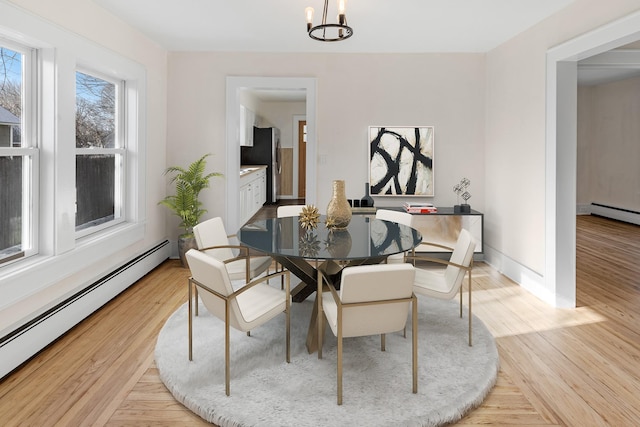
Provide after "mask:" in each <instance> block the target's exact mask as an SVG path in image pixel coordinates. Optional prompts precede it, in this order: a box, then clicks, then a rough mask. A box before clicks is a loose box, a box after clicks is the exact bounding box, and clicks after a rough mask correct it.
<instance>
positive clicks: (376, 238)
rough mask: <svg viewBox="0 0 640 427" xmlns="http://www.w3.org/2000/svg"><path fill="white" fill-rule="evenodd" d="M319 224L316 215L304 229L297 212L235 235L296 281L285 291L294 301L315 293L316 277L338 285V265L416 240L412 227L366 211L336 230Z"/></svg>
mask: <svg viewBox="0 0 640 427" xmlns="http://www.w3.org/2000/svg"><path fill="white" fill-rule="evenodd" d="M325 222H326V217H325V216H321V217H320V220H319V222H318V224H317V226H316V227H315V228H311V229H305V228H304V227H302V226H301V225H300V222H299V217H297V216H294V217H285V218H267V219H261V220H257V221H254V222H251V223H247V224H245V225H244V226H242V227H241V228H240V230H239V231H238V233H237V237H238V240H239V241H240V243H241V244H242V245H244V246H248V247H249V248H251V249H254V250H256V251H259V252H263V253H266V254H268V255H270V256H271V257H273V258H274V259H275V260H276V261H277V262H279V263H280V264H281V265H282V266H284V267H286V268H287V269H288V270H289V271H290V272H291V273H292V274H294V275H295V276H296V277H298V278H299V279H300V280H302V283H300V285H298V286H297V287H295V288H294V289H293V290H292V291H291V295H292V300H293V301H294V302H301V301H304V300H305V299H306V298H307V297H309V295H311V294H312V293H313V292H318V294H320V293H321V288H320V287H319V284H320V285H321V284H322V279H321V275H322V276H324V278H325V280H330V281H332V283H339V280H340V276H341V271H342V268H344V267H349V266H354V265H362V264H379V263H381V262H383V261H384V260H385V259H386V258H387V257H388V256H389V255H393V254H397V253H401V252H407V251H410V250H411V249H413V248H415V247H416V246H418V245H419V244H420V242H422V235H421V234H420V232H419V231H418V230H416V229H414V228H411V227H408V226H406V225H403V224H398V223H395V222H389V221H383V220H380V219H375V218H371V217H369V216H367V215H353V216H352V217H351V221H350V222H349V225H348V226H347V227H346V228H345V229H341V230H337V229H331V228H327V227H326V225H325ZM320 310H321V309H320ZM314 311H315V308H314ZM318 313H319V312H318ZM318 316H319V315H318ZM313 318H314V316H312V319H313ZM311 328H313V326H312V325H310V331H311V330H312V329H311ZM307 347H308V348H309V351H310V352H311V351H312V347H315V345H314V344H313V340H312V339H308V341H307Z"/></svg>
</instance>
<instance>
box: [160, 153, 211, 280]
mask: <svg viewBox="0 0 640 427" xmlns="http://www.w3.org/2000/svg"><path fill="white" fill-rule="evenodd" d="M210 155H211V154H205V155H204V156H202V157H200V158H199V159H198V160H196V161H194V162H193V163H191V164H190V165H189V167H188V168H186V169H184V168H182V167H180V166H170V167H168V168H167V170H166V171H165V173H164V174H165V175H168V174H174V175H173V176H172V178H171V183H175V195H173V196H167V197H165V198H164V199H162V200H160V202H158V204H161V205H164V206H166V207H168V208H169V209H170V210H171V211H172V212H173V213H174V214H176V215H177V216H178V217H179V218H180V227H182V228H183V230H184V231H183V232H182V233H181V234H180V236H179V238H178V254H179V255H180V261H181V262H182V266H183V267H185V268H186V267H188V265H187V261H186V259H185V255H184V254H185V253H186V252H187V251H188V250H189V249H191V248H195V247H196V243H195V238H194V236H193V227H194V226H196V225H197V224H198V223H199V222H200V218H201V217H202V215H204V214H205V213H206V212H207V210H206V209H204V208H203V207H202V202H201V201H200V199H199V196H200V192H201V191H202V190H203V189H205V188H208V187H209V181H210V180H211V178H213V177H217V176H219V177H221V176H223V175H222V174H221V173H218V172H211V173H208V174H206V175H205V167H206V165H207V157H208V156H210Z"/></svg>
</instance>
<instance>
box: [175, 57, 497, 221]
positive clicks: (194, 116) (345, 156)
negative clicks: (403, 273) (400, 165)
mask: <svg viewBox="0 0 640 427" xmlns="http://www.w3.org/2000/svg"><path fill="white" fill-rule="evenodd" d="M484 69H485V61H484V56H483V55H480V54H416V55H396V54H384V55H368V54H356V55H343V54H257V53H254V54H252V53H189V52H180V53H177V52H176V53H170V54H169V94H168V95H169V103H168V105H169V106H168V114H169V120H168V161H169V163H171V164H186V163H187V162H188V161H189V160H190V159H192V158H195V157H196V156H198V155H200V154H201V153H205V152H213V153H215V156H214V157H213V158H212V159H211V162H210V163H211V166H212V170H216V171H220V172H223V173H224V172H226V171H225V162H224V160H225V157H226V156H225V150H226V146H225V144H224V140H225V122H224V119H225V114H226V112H225V78H226V77H227V76H247V75H253V76H270V77H315V78H317V82H318V83H317V87H318V94H317V117H318V123H317V128H318V131H317V134H318V180H317V182H318V184H317V192H318V206H320V207H323V206H326V204H327V203H328V202H329V198H330V196H331V182H332V180H334V179H344V180H346V193H347V197H348V198H356V197H357V198H360V197H362V196H363V194H364V183H365V182H367V181H368V169H367V165H368V163H367V130H368V126H378V125H386V126H419V125H433V126H435V161H434V165H435V186H436V187H435V198H434V199H433V201H434V202H435V203H436V204H437V205H441V206H451V205H453V204H454V203H455V202H456V198H455V194H454V193H453V191H452V188H453V186H454V184H456V183H457V182H459V181H460V179H461V178H462V177H467V178H469V179H470V180H471V183H472V184H471V188H470V191H471V194H472V199H471V200H470V203H471V205H472V207H473V208H475V209H477V210H480V211H482V210H483V209H484V194H485V193H484V188H485V185H484V166H483V165H484V150H483V148H484V104H485V87H484V84H485V71H484ZM212 187H213V188H212V189H211V190H210V191H207V192H206V194H204V197H203V201H204V203H205V206H206V207H207V208H208V209H209V213H208V216H223V217H224V215H225V209H224V206H222V204H221V202H220V201H222V200H226V199H225V194H224V186H223V185H222V183H220V184H219V185H215V184H214V185H213V186H212ZM376 203H377V204H379V205H389V204H393V205H399V204H400V201H399V200H398V199H390V198H377V200H376ZM228 231H229V232H231V230H228Z"/></svg>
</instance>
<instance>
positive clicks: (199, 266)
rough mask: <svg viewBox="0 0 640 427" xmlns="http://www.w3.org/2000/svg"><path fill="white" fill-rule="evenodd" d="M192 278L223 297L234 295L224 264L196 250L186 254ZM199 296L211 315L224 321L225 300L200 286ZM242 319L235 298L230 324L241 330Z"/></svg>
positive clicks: (230, 311)
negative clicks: (240, 320)
mask: <svg viewBox="0 0 640 427" xmlns="http://www.w3.org/2000/svg"><path fill="white" fill-rule="evenodd" d="M186 257H187V263H188V264H189V270H191V277H193V278H194V279H195V280H196V281H197V282H199V283H202V284H203V285H205V286H207V287H209V288H211V289H212V290H214V291H216V292H218V293H219V294H221V295H224V296H229V295H231V294H232V293H233V287H232V286H231V280H229V274H228V273H227V268H226V267H225V265H224V263H223V262H221V261H219V260H217V259H216V258H214V257H212V256H209V255H207V254H205V253H203V252H200V251H198V250H196V249H190V250H189V251H188V252H187V253H186ZM198 296H199V297H200V299H202V303H203V304H204V306H205V307H206V308H207V311H209V313H211V314H213V315H214V316H216V317H218V318H219V319H222V320H223V321H224V316H225V314H224V305H225V304H224V300H223V299H222V298H219V297H218V296H216V295H214V294H212V293H211V292H209V291H207V290H206V289H204V288H202V287H200V286H198ZM241 318H242V313H241V311H240V307H239V305H238V301H237V300H236V299H235V298H233V299H232V300H231V301H230V310H229V324H230V325H231V326H233V327H234V328H236V329H241V328H240V326H239V325H240V322H238V319H241Z"/></svg>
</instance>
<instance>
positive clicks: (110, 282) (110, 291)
mask: <svg viewBox="0 0 640 427" xmlns="http://www.w3.org/2000/svg"><path fill="white" fill-rule="evenodd" d="M169 255H170V244H169V241H168V240H165V241H163V242H161V243H159V244H157V245H156V246H154V247H152V248H150V249H148V250H147V251H145V252H143V253H141V254H140V255H138V256H136V257H134V258H133V259H131V260H129V261H128V262H126V263H124V264H122V265H121V266H119V267H117V268H115V269H114V270H113V271H111V272H110V273H109V274H106V275H105V276H103V277H101V278H100V279H98V280H96V281H94V282H93V283H89V284H88V285H87V286H85V287H84V288H83V289H82V290H81V291H79V292H77V293H75V294H74V295H72V296H70V297H69V298H67V299H65V300H64V301H62V302H60V303H59V304H57V305H55V306H54V307H52V308H50V309H49V310H47V311H45V312H44V313H42V314H40V315H39V316H37V317H36V318H34V319H32V320H30V321H29V322H27V323H25V324H23V325H21V326H19V327H18V328H16V329H15V330H13V331H11V332H9V333H8V334H6V335H4V336H3V337H0V379H2V378H4V377H5V376H6V375H8V374H9V373H11V372H13V371H14V370H15V369H17V368H19V367H20V366H21V365H22V364H23V363H25V362H26V361H28V360H29V359H31V358H32V357H34V356H35V355H36V354H37V353H38V352H40V351H41V350H42V349H44V348H45V347H46V346H48V345H49V344H51V343H52V342H53V341H55V340H57V339H58V338H59V337H60V336H62V335H63V334H64V333H66V332H67V331H68V330H69V329H71V328H72V327H74V326H75V325H77V324H78V323H80V322H81V321H82V320H83V319H85V318H86V317H87V316H89V315H90V314H92V313H93V312H95V311H96V310H98V309H99V308H100V307H102V306H103V305H104V304H106V303H107V302H109V301H110V300H111V299H113V298H114V297H116V296H117V295H118V294H120V293H121V292H122V291H124V290H125V289H127V288H128V287H129V286H131V285H132V284H133V283H135V282H136V281H137V280H139V279H140V278H141V277H143V276H144V275H145V274H147V273H148V272H149V271H151V270H152V269H154V268H155V267H157V266H158V265H160V264H161V263H162V262H163V261H164V260H166V259H167V258H169Z"/></svg>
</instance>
